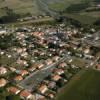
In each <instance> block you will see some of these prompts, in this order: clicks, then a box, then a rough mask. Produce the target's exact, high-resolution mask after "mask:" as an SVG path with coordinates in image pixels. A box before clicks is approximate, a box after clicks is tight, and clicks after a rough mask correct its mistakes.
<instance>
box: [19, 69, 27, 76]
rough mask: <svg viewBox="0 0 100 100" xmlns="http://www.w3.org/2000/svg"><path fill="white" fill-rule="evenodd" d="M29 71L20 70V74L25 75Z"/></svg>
mask: <svg viewBox="0 0 100 100" xmlns="http://www.w3.org/2000/svg"><path fill="white" fill-rule="evenodd" d="M28 73H29V72H28V71H27V70H20V71H19V74H20V75H21V76H25V75H27V74H28Z"/></svg>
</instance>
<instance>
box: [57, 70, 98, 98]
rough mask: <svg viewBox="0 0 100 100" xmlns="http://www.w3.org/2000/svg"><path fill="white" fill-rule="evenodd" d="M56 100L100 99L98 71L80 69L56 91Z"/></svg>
mask: <svg viewBox="0 0 100 100" xmlns="http://www.w3.org/2000/svg"><path fill="white" fill-rule="evenodd" d="M56 100H100V72H98V71H94V70H91V69H90V70H82V71H80V72H79V73H78V74H77V75H76V76H75V77H73V79H72V80H71V81H70V82H69V83H68V84H67V85H66V86H65V87H64V88H63V89H62V90H61V92H59V93H58V96H57V97H56Z"/></svg>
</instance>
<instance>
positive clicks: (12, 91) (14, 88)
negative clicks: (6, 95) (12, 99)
mask: <svg viewBox="0 0 100 100" xmlns="http://www.w3.org/2000/svg"><path fill="white" fill-rule="evenodd" d="M7 91H8V92H10V93H12V94H18V93H19V92H20V90H19V89H17V88H16V87H13V86H12V87H9V88H7Z"/></svg>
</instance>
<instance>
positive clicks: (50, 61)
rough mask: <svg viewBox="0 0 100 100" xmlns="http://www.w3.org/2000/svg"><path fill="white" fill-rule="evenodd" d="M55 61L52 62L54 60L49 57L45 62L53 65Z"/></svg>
mask: <svg viewBox="0 0 100 100" xmlns="http://www.w3.org/2000/svg"><path fill="white" fill-rule="evenodd" d="M52 63H53V62H52V60H51V59H47V60H46V61H45V64H46V65H51V64H52Z"/></svg>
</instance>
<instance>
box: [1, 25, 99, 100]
mask: <svg viewBox="0 0 100 100" xmlns="http://www.w3.org/2000/svg"><path fill="white" fill-rule="evenodd" d="M89 68H93V69H95V70H98V71H99V70H100V31H97V30H96V29H94V28H91V29H89V30H88V32H87V31H85V30H84V28H76V27H75V26H73V25H70V26H65V24H64V23H62V24H57V25H55V26H51V25H44V26H30V25H29V26H22V27H15V28H11V29H9V28H7V27H3V28H2V27H0V89H3V90H4V91H6V92H7V93H8V94H13V95H17V96H19V97H20V99H21V100H52V99H54V98H55V97H56V94H57V93H59V92H60V90H61V89H62V88H63V87H64V86H65V85H67V84H68V82H69V81H70V80H71V79H72V78H73V77H74V75H75V74H77V73H78V72H79V71H80V70H81V69H86V70H88V69H89Z"/></svg>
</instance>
